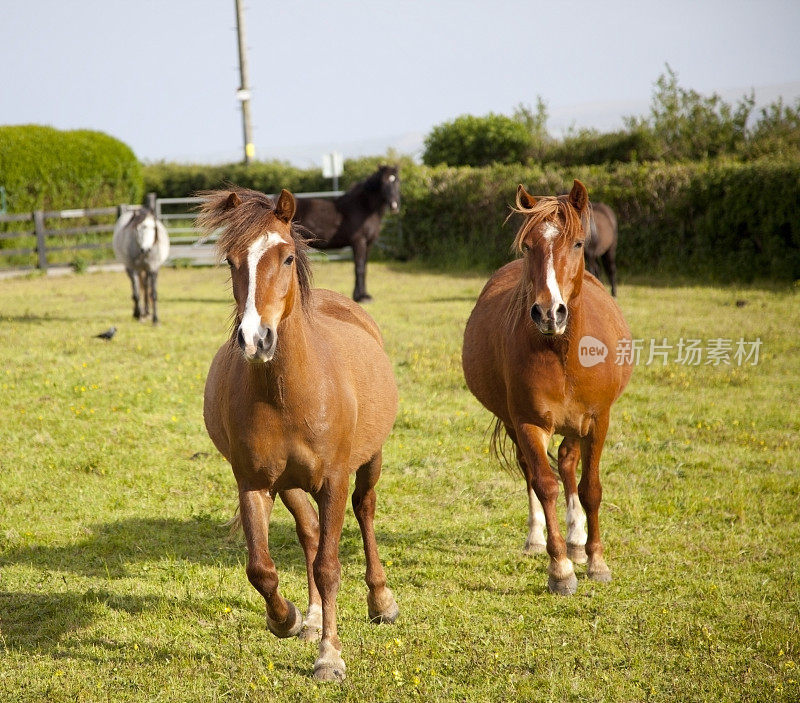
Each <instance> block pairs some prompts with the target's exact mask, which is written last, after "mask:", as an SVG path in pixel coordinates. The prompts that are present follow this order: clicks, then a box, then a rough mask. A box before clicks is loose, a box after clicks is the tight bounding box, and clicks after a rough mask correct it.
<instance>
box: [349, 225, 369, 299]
mask: <svg viewBox="0 0 800 703" xmlns="http://www.w3.org/2000/svg"><path fill="white" fill-rule="evenodd" d="M368 254H369V244H368V243H367V240H366V238H364V237H357V238H356V239H355V240H354V241H353V261H354V263H355V267H356V286H355V288H354V289H353V300H355V301H356V302H357V303H360V302H367V301H370V300H372V296H371V295H370V294H369V293H367V255H368Z"/></svg>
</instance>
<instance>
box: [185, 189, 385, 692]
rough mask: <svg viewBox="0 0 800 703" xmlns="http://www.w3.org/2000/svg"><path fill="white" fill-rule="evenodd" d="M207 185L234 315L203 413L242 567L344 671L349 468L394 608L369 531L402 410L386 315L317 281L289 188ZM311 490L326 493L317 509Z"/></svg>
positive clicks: (325, 662)
mask: <svg viewBox="0 0 800 703" xmlns="http://www.w3.org/2000/svg"><path fill="white" fill-rule="evenodd" d="M204 195H205V198H206V199H205V203H204V204H203V206H202V208H201V213H200V215H199V217H198V223H199V224H200V226H201V227H202V228H203V229H204V230H205V231H207V232H209V233H210V232H213V231H217V230H219V231H221V234H220V237H219V240H218V242H217V249H218V252H219V254H220V255H221V257H224V258H225V259H226V260H227V262H228V265H229V266H230V272H231V283H232V287H233V297H234V299H235V301H236V314H235V320H234V324H233V329H232V331H231V335H230V338H229V339H228V341H227V342H225V344H223V345H222V346H221V347H220V349H219V351H218V352H217V354H216V356H215V357H214V361H213V362H212V364H211V369H210V370H209V373H208V379H207V381H206V388H205V403H204V410H203V414H204V417H205V422H206V428H207V430H208V434H209V435H210V437H211V439H212V441H213V442H214V444H215V445H216V447H217V449H219V451H220V452H221V453H222V455H223V456H224V457H225V458H226V459H227V460H228V461H229V462H230V464H231V467H232V468H233V473H234V476H235V477H236V483H237V484H238V487H239V512H240V516H241V523H242V527H243V529H244V534H245V537H246V540H247V551H248V560H247V576H248V578H249V580H250V582H251V583H252V584H253V586H254V587H255V588H256V590H257V591H258V592H259V593H260V594H261V595H262V596H263V597H264V600H265V601H266V608H267V627H268V628H269V630H270V631H271V632H273V633H274V634H275V635H277V636H278V637H290V636H293V635H300V637H301V638H303V639H306V640H315V639H317V638H318V637H319V636H320V630H321V638H322V639H321V641H320V645H319V656H318V658H317V660H316V662H315V664H314V677H315V678H317V679H320V680H341V679H343V678H344V675H345V665H344V661H343V660H342V657H341V648H342V646H341V643H340V641H339V637H338V636H337V631H336V593H337V591H338V590H339V580H340V575H341V566H340V563H339V539H340V536H341V532H342V523H343V521H344V513H345V507H346V503H347V493H348V479H349V475H350V474H351V473H352V472H354V471H355V473H356V479H355V490H354V492H353V510H354V512H355V514H356V518H357V519H358V524H359V527H360V528H361V535H362V537H363V542H364V552H365V554H366V564H367V570H366V582H367V586H368V587H369V593H368V595H367V604H368V612H369V617H370V619H371V620H373V621H376V622H393V621H394V620H395V618H397V614H398V608H397V604H396V603H395V600H394V597H393V596H392V592H391V591H390V590H389V589H388V588H387V587H386V576H385V574H384V571H383V566H382V565H381V562H380V560H379V558H378V550H377V546H376V543H375V533H374V530H373V517H374V514H375V489H374V487H375V484H376V483H377V481H378V477H379V476H380V472H381V448H382V446H383V443H384V441H385V440H386V437H387V436H388V435H389V432H390V431H391V429H392V424H393V423H394V418H395V414H396V412H397V388H396V386H395V382H394V376H393V372H392V365H391V363H390V362H389V359H388V358H387V356H386V354H385V352H384V350H383V342H382V340H381V335H380V332H379V331H378V327H377V326H376V324H375V323H374V322H373V320H372V319H371V318H370V317H369V316H368V315H367V314H366V313H365V312H364V311H363V309H362V308H361V307H360V306H358V305H357V304H355V303H354V302H352V301H350V300H348V299H347V298H345V297H344V296H341V295H339V294H338V293H333V292H331V291H327V290H312V289H311V285H310V272H309V271H310V270H309V264H308V259H307V257H306V243H305V241H304V239H303V238H302V237H301V236H300V235H299V233H298V230H297V228H296V227H294V226H293V225H292V217H293V216H294V212H295V200H294V197H293V196H292V194H291V193H289V192H288V191H286V190H284V191H282V192H281V194H280V197H279V198H278V201H277V204H274V205H273V201H272V200H271V199H270V198H269V197H267V196H266V195H263V194H262V193H258V192H256V191H252V190H245V189H238V188H236V189H233V190H231V191H214V192H209V193H206V194H204ZM306 492H308V493H311V495H312V496H313V497H314V499H315V500H316V502H317V505H318V507H319V521H318V520H317V515H316V512H315V511H314V508H313V507H312V506H311V503H310V502H309V500H308V497H307V496H306ZM276 495H277V496H280V498H281V500H282V501H283V502H284V503H285V505H286V507H287V508H288V509H289V511H290V512H291V513H292V515H293V516H294V519H295V522H296V525H297V534H298V537H299V538H300V543H301V545H302V547H303V551H304V553H305V559H306V569H307V578H308V592H309V607H308V612H307V615H306V618H305V620H303V617H302V615H301V614H300V612H299V611H298V609H297V608H296V607H295V606H294V605H293V604H292V603H291V602H290V601H288V600H286V599H285V598H283V596H282V595H281V594H280V592H279V591H278V575H277V572H276V570H275V564H274V563H273V561H272V559H271V558H270V555H269V546H268V532H269V517H270V512H271V511H272V506H273V503H274V500H275V496H276Z"/></svg>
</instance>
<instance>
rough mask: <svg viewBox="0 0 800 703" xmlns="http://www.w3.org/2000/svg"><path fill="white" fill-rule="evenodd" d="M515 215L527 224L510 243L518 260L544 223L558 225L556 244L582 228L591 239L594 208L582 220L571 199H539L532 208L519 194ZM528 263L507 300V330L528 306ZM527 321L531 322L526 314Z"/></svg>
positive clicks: (513, 211)
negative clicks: (591, 220)
mask: <svg viewBox="0 0 800 703" xmlns="http://www.w3.org/2000/svg"><path fill="white" fill-rule="evenodd" d="M514 213H519V214H520V215H522V216H523V217H524V218H525V220H524V221H523V223H522V225H520V228H519V230H517V234H516V236H515V237H514V241H513V242H512V243H511V251H512V253H514V254H515V255H516V256H521V255H522V253H523V249H522V246H523V242H524V241H525V239H526V237H527V236H528V234H529V233H530V232H531V230H533V229H535V228H536V227H538V226H539V225H540V224H542V223H543V222H546V221H548V220H550V221H554V223H555V224H557V225H558V237H557V238H556V240H557V241H558V240H563V239H565V238H567V237H571V236H572V235H573V234H574V233H575V232H576V230H579V229H580V228H583V232H584V234H585V236H586V237H588V236H589V231H590V228H589V222H590V220H589V218H590V217H591V208H586V211H585V212H584V215H583V216H581V215H580V214H579V213H578V212H577V210H575V208H574V207H573V206H572V205H571V204H570V202H569V195H547V196H542V197H539V198H537V200H536V202H535V203H534V205H533V207H530V208H527V207H525V206H524V205H523V204H522V202H521V200H520V193H519V192H517V198H516V203H515V205H514V206H513V207H512V208H511V213H510V214H509V217H511V215H513V214H514ZM527 267H528V262H527V261H525V263H524V264H523V269H522V275H520V277H519V281H518V282H517V285H516V286H515V287H514V290H513V292H512V293H511V296H510V297H509V299H508V307H507V308H506V310H505V311H504V314H503V318H502V321H503V326H504V328H505V329H506V330H509V331H510V330H512V329H513V328H514V326H515V325H516V324H517V322H518V321H519V319H520V314H519V313H520V311H521V310H524V309H525V308H527V304H528V289H529V288H530V280H531V279H530V275H529V273H528V271H527ZM524 319H525V320H526V321H528V322H530V319H529V317H528V315H527V313H526V314H525V315H524Z"/></svg>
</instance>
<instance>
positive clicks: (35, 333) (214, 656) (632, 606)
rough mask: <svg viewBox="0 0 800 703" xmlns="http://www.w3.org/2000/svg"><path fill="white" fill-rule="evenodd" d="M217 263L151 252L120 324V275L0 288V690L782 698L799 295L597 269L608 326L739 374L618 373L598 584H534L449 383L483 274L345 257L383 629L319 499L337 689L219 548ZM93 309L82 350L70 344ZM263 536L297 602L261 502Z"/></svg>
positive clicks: (795, 601)
mask: <svg viewBox="0 0 800 703" xmlns="http://www.w3.org/2000/svg"><path fill="white" fill-rule="evenodd" d="M351 266H352V264H350V263H325V264H315V268H316V283H317V285H320V286H325V287H331V288H334V289H337V290H340V291H342V292H344V293H348V292H349V291H350V290H351V288H352V278H351V277H352V272H351ZM226 278H227V275H226V273H225V272H223V271H222V270H220V269H179V270H165V271H164V273H163V275H162V276H161V279H160V284H161V291H160V292H161V296H160V313H161V317H162V323H161V325H160V326H159V327H157V328H153V327H152V326H150V325H149V324H139V323H135V322H134V321H133V320H132V319H131V317H130V316H131V304H130V301H129V288H128V282H127V279H126V277H125V274H124V273H100V274H89V275H82V276H67V277H63V278H46V277H39V276H34V277H30V278H22V279H10V280H3V281H0V352H1V353H2V358H3V360H4V363H3V368H2V369H0V390H2V395H3V399H4V402H3V408H4V412H3V420H2V423H3V425H2V426H3V430H2V447H1V448H0V634H1V636H0V700H3V701H45V700H47V701H68V700H69V701H72V700H78V701H106V700H109V701H126V700H130V701H144V700H146V701H243V700H252V701H255V700H297V701H307V700H310V701H314V700H350V701H388V700H420V701H433V700H441V701H453V700H465V701H467V700H468V701H512V700H536V701H540V700H541V701H565V700H575V701H578V700H580V701H587V700H588V701H646V700H654V701H677V700H693V701H698V700H703V701H728V700H731V701H733V700H736V701H739V700H747V701H765V700H769V701H790V700H797V699H798V698H799V697H800V683H798V682H800V670H799V669H800V583H799V579H798V575H799V571H800V567H798V561H797V557H798V554H800V527H798V524H800V471H799V470H798V465H799V464H800V450H799V449H798V439H799V435H800V415H799V413H798V410H797V398H798V395H799V394H800V374H799V373H798V358H799V356H798V352H800V349H799V347H800V340H799V339H798V332H797V331H798V329H800V305H798V302H800V301H799V300H798V295H799V294H800V289H798V288H796V287H794V288H792V287H784V288H774V287H747V288H742V289H735V288H712V287H708V286H703V285H688V284H686V285H677V286H674V285H664V286H660V285H652V284H651V285H647V284H645V283H643V282H641V281H640V282H637V284H636V285H632V284H628V285H626V284H625V282H624V281H623V284H622V285H621V287H620V297H619V302H620V304H621V306H622V308H623V310H624V312H625V314H626V316H627V319H628V321H629V323H630V325H631V328H632V330H633V334H634V336H635V337H638V338H642V339H646V340H649V339H650V338H656V339H657V341H658V342H660V341H661V339H662V338H666V339H667V340H668V342H670V343H672V344H676V343H677V341H678V340H679V339H680V338H681V337H683V338H699V339H702V340H708V339H711V338H729V339H732V340H734V341H735V340H738V339H739V338H740V337H743V338H744V339H745V340H754V339H755V338H756V337H760V339H761V340H762V342H763V346H762V348H761V356H760V360H759V363H758V365H756V366H750V365H748V366H741V367H739V366H737V365H736V364H735V363H734V364H733V365H731V366H724V365H723V366H720V367H715V366H710V365H708V366H707V365H701V366H696V367H686V366H681V365H678V364H675V363H670V364H669V365H667V366H656V365H650V366H645V365H644V364H642V365H639V366H638V367H637V368H636V369H635V372H634V375H633V379H632V381H631V384H630V386H629V387H628V390H627V392H626V393H625V395H624V396H623V397H622V398H621V400H620V401H619V402H618V404H617V406H616V408H615V412H614V414H613V416H612V426H611V430H610V432H609V437H608V441H607V444H606V451H605V454H604V461H603V464H602V466H601V476H602V478H603V483H604V498H605V500H604V503H603V508H602V510H601V526H602V533H603V537H604V543H605V546H606V558H607V560H608V563H609V565H610V566H611V568H612V571H613V573H614V581H613V582H612V583H611V584H609V585H599V584H595V583H593V582H590V581H587V580H586V579H585V578H584V574H585V570H584V568H583V567H578V576H579V589H578V593H577V594H576V595H575V596H573V597H571V598H560V597H556V596H551V595H549V594H548V593H547V592H546V573H545V568H546V561H545V560H544V559H543V558H529V557H525V556H523V555H522V553H521V548H522V545H523V542H524V537H525V525H526V518H527V513H526V496H525V491H524V486H523V481H522V479H521V478H520V477H517V476H511V475H509V474H508V473H506V472H504V471H502V470H501V469H500V468H499V467H498V466H497V465H496V463H495V462H494V461H493V460H492V459H491V458H490V457H489V454H488V437H487V435H486V430H487V428H488V427H489V425H490V417H489V416H488V414H487V413H486V412H485V411H483V410H482V409H481V408H480V406H479V405H478V404H477V402H476V401H475V400H474V399H473V398H472V396H471V395H470V394H469V393H468V392H467V390H466V388H465V385H464V382H463V378H462V375H461V368H460V342H461V334H462V330H463V325H464V322H465V320H466V317H467V315H468V314H469V311H470V310H471V307H472V304H473V302H474V300H475V298H476V296H477V294H478V292H479V291H480V289H481V287H482V285H483V282H484V276H479V275H469V274H464V275H454V274H446V273H431V272H426V271H425V270H423V269H420V268H418V267H411V266H408V265H392V264H384V263H373V264H371V265H370V269H369V285H370V291H371V292H372V294H373V295H374V296H375V302H374V303H372V304H371V305H370V306H369V308H368V309H369V311H370V313H371V314H372V315H373V316H374V317H375V318H376V320H377V321H378V323H379V324H380V325H381V328H382V330H383V332H384V335H385V338H386V346H387V350H388V352H389V355H390V357H391V358H392V360H393V362H394V365H395V370H396V374H397V379H398V384H399V387H400V397H401V402H400V411H399V414H398V418H397V422H396V424H395V429H394V432H393V434H392V435H391V437H390V439H389V441H388V443H387V445H386V448H385V450H384V474H383V477H382V479H381V482H380V483H379V485H378V512H377V516H376V528H377V533H378V544H379V548H380V549H381V555H382V557H383V560H384V564H385V565H386V568H387V572H388V575H389V581H390V586H391V587H392V588H393V590H394V592H395V594H396V596H397V598H398V602H399V604H400V608H401V617H400V619H399V620H398V623H397V624H396V625H395V626H373V625H370V624H369V623H368V622H367V621H366V620H367V618H366V602H365V593H366V587H365V586H364V583H363V570H364V557H363V553H362V551H361V543H360V537H359V533H358V528H357V524H356V522H355V519H354V518H353V516H352V513H351V512H350V511H349V510H348V516H347V519H346V521H345V527H344V533H343V538H342V547H341V554H342V564H343V574H342V575H343V579H342V588H341V591H340V594H339V601H338V602H339V628H340V635H341V637H342V640H343V642H344V657H345V660H346V662H347V666H348V678H347V680H346V681H345V682H344V683H343V684H342V685H338V686H337V685H320V684H315V683H314V682H313V681H312V679H311V676H310V673H311V666H312V663H313V661H314V658H315V648H314V646H312V645H306V644H303V643H301V642H299V641H297V640H290V641H286V640H277V639H275V638H274V637H272V636H271V635H269V634H268V633H267V632H266V630H265V627H264V606H263V601H262V600H261V598H260V596H258V594H257V593H256V592H255V590H254V589H253V588H252V587H251V586H250V584H249V583H248V582H247V578H246V576H245V573H244V561H245V550H244V546H243V542H242V540H241V539H234V540H233V541H230V540H227V539H226V536H227V528H226V527H224V525H223V523H224V522H225V521H226V520H227V519H228V518H229V517H230V516H231V514H232V512H233V510H234V507H235V505H236V490H235V484H234V481H233V476H232V474H231V472H230V469H229V467H228V465H227V464H226V463H225V462H224V461H223V460H222V459H221V458H220V457H219V456H218V455H217V453H216V452H215V450H214V448H213V446H212V445H211V443H210V441H209V440H208V438H207V436H206V433H205V429H204V427H203V421H202V389H203V384H204V380H205V374H206V371H207V369H208V365H209V363H210V360H211V357H212V355H213V353H214V351H215V350H216V348H217V346H218V345H219V344H220V343H221V342H222V340H223V338H224V336H225V334H226V330H227V329H228V324H229V314H230V304H229V302H228V301H229V292H228V289H227V284H226ZM736 301H746V304H745V305H744V306H741V307H737V305H736ZM112 323H113V324H116V325H117V326H118V328H119V330H118V332H117V335H116V337H115V338H114V339H113V340H112V341H111V342H108V343H106V342H103V341H101V340H98V339H95V338H94V337H93V335H94V334H96V333H98V332H100V331H102V330H104V329H106V328H107V327H108V326H109V325H110V324H112ZM271 537H272V547H273V556H274V558H275V561H276V563H277V565H278V569H279V574H280V578H281V584H282V590H283V592H284V593H285V595H286V596H287V597H289V598H291V599H292V600H294V601H295V602H297V603H298V604H299V605H303V604H304V602H305V593H304V585H303V584H304V566H303V562H302V554H301V551H300V549H299V547H298V546H297V543H296V538H295V536H294V529H293V525H292V524H291V522H290V517H289V515H288V512H287V511H286V510H285V509H284V508H283V507H279V508H277V509H276V510H275V513H274V518H273V527H272V531H271Z"/></svg>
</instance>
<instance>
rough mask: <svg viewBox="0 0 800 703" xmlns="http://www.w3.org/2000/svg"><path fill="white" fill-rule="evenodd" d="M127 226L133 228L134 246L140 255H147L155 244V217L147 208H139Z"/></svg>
mask: <svg viewBox="0 0 800 703" xmlns="http://www.w3.org/2000/svg"><path fill="white" fill-rule="evenodd" d="M129 226H130V227H131V228H133V233H134V237H135V238H136V244H137V246H138V247H139V251H140V252H141V253H142V254H147V253H149V251H150V250H151V249H152V248H153V246H154V245H155V243H156V237H157V236H158V232H157V230H156V216H155V215H154V214H153V211H152V210H149V209H148V208H144V207H143V208H139V209H138V210H136V212H135V213H134V215H133V217H132V218H131V220H130V223H129Z"/></svg>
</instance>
